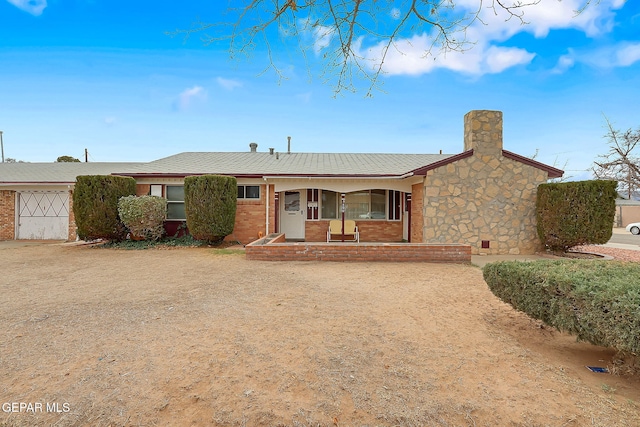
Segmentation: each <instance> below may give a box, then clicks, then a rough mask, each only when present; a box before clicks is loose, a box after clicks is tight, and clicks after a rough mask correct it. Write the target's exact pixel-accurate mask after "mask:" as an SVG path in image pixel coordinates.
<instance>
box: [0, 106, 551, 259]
mask: <svg viewBox="0 0 640 427" xmlns="http://www.w3.org/2000/svg"><path fill="white" fill-rule="evenodd" d="M464 127H465V132H464V151H463V152H462V153H460V154H455V155H451V154H367V153H360V154H342V153H333V154H329V153H324V154H323V153H295V152H291V151H290V150H287V152H282V153H279V152H275V150H274V149H269V151H268V152H259V151H258V150H257V144H253V143H252V144H251V145H250V150H249V151H247V152H240V153H237V152H236V153H228V152H206V153H180V154H176V155H174V156H170V157H166V158H163V159H159V160H156V161H153V162H149V163H144V164H137V165H131V166H123V167H120V168H113V170H112V171H111V173H114V174H117V175H124V176H131V177H133V178H134V179H135V180H136V182H137V193H138V194H139V195H143V194H152V195H158V196H164V197H166V198H167V200H168V213H167V227H166V228H167V230H168V232H169V233H174V232H175V231H176V230H177V229H178V228H179V226H180V224H183V223H184V220H185V212H184V191H183V181H184V177H186V176H190V175H200V174H222V175H231V176H234V177H236V179H237V181H238V201H237V214H236V223H235V228H234V230H233V233H232V234H231V235H230V236H228V239H230V240H238V241H240V242H242V243H249V242H251V241H253V240H255V239H257V238H258V237H259V236H263V235H266V234H269V233H274V232H280V233H285V235H286V237H287V239H291V240H305V241H312V242H313V241H318V242H321V241H325V240H326V231H327V229H328V223H329V221H330V220H332V219H340V218H341V216H342V211H343V210H344V215H345V218H346V219H353V220H355V221H356V223H357V226H358V229H359V231H360V241H361V242H399V241H403V240H404V241H410V242H424V243H463V244H468V245H471V251H472V253H492V254H498V253H512V254H515V253H532V252H534V251H535V250H537V249H539V246H540V243H539V240H538V237H537V234H536V225H535V200H536V189H537V186H538V185H539V184H541V183H544V182H546V181H547V180H548V179H549V178H557V177H560V176H562V174H563V172H562V171H561V170H558V169H556V168H553V167H551V166H547V165H544V164H542V163H539V162H536V161H533V160H531V159H528V158H526V157H522V156H520V155H517V154H514V153H512V152H509V151H506V150H503V148H502V113H501V112H499V111H485V110H480V111H471V112H470V113H468V114H467V115H466V116H465V118H464ZM4 184H5V183H4V182H3V174H0V185H4ZM9 191H11V190H9ZM3 194H4V197H5V200H6V199H7V197H8V198H11V197H10V196H7V190H5V193H3ZM0 203H2V202H1V201H0ZM5 203H6V201H5ZM69 237H71V234H70V235H69ZM5 238H7V237H5ZM10 238H11V237H10Z"/></svg>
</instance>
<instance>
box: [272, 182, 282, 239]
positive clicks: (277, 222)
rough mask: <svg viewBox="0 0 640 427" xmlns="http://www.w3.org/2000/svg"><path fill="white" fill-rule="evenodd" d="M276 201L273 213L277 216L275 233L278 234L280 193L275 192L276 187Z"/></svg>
mask: <svg viewBox="0 0 640 427" xmlns="http://www.w3.org/2000/svg"><path fill="white" fill-rule="evenodd" d="M274 199H275V207H274V208H273V209H274V210H273V213H274V215H275V221H276V223H275V224H274V231H275V232H276V233H279V232H280V193H278V192H277V191H275V187H274Z"/></svg>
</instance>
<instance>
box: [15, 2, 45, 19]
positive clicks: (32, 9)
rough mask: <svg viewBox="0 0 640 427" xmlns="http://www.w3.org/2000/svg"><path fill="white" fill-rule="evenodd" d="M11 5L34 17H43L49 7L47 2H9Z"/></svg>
mask: <svg viewBox="0 0 640 427" xmlns="http://www.w3.org/2000/svg"><path fill="white" fill-rule="evenodd" d="M7 1H8V2H9V3H11V4H12V5H14V6H15V7H17V8H18V9H21V10H24V11H25V12H27V13H30V14H31V15H33V16H40V15H42V11H43V10H44V9H45V8H46V7H47V0H7Z"/></svg>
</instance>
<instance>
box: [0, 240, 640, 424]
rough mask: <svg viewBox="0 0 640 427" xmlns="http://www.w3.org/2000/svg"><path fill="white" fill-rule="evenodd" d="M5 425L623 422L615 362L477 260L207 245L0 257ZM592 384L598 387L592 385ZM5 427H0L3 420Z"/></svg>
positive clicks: (627, 382) (629, 400) (626, 387)
mask: <svg viewBox="0 0 640 427" xmlns="http://www.w3.org/2000/svg"><path fill="white" fill-rule="evenodd" d="M0 256H1V257H2V260H3V276H2V278H1V279H0V292H2V295H3V298H2V300H0V324H2V325H5V327H4V329H3V330H2V333H1V335H0V358H1V360H0V362H1V365H2V367H3V369H2V371H0V396H2V401H3V402H44V403H47V402H55V403H60V404H62V403H68V404H69V408H70V410H69V412H65V413H45V412H43V413H35V414H28V413H13V414H10V413H6V412H0V425H3V427H5V426H45V425H56V426H85V425H87V426H88V425H91V426H105V427H106V426H161V425H172V426H176V425H177V426H180V425H184V426H187V425H189V426H191V425H216V426H365V425H366V426H493V425H507V426H545V425H550V426H556V425H558V426H559V425H569V426H571V425H575V426H579V425H593V426H627V425H634V423H635V422H636V421H637V414H638V402H639V401H640V392H639V391H638V390H640V383H639V382H638V380H637V379H636V378H634V377H623V376H620V377H616V376H611V375H606V376H602V374H600V375H598V374H593V373H590V372H588V371H587V370H586V369H585V368H584V365H585V364H590V365H596V364H607V363H608V362H609V361H610V360H611V357H612V356H613V353H612V352H610V351H608V350H606V349H602V348H598V347H593V346H590V345H587V344H581V343H576V342H575V341H574V340H573V339H572V338H571V337H568V336H565V335H563V334H559V333H557V332H554V331H550V330H548V329H546V328H542V327H540V325H538V324H536V323H535V322H533V321H531V320H530V319H528V318H527V317H526V316H524V315H522V314H521V313H517V312H515V311H513V310H512V309H511V308H509V307H508V306H507V305H506V304H503V303H501V302H500V301H499V300H498V299H497V298H495V297H493V295H492V294H491V292H490V291H489V290H488V288H487V286H486V284H485V283H484V282H483V280H482V273H481V271H480V270H479V269H478V268H475V267H472V266H460V265H434V264H406V263H402V264H401V263H398V264H395V263H350V264H340V263H316V262H306V263H304V262H298V263H294V262H290V263H287V262H279V263H273V262H255V261H254V262H249V261H246V260H245V259H244V257H243V256H242V255H239V254H221V253H216V252H215V251H214V250H212V249H207V248H188V249H184V248H182V249H172V250H147V251H122V250H95V249H89V248H87V247H67V246H39V247H23V248H16V249H4V250H3V249H0ZM603 384H606V385H607V388H606V390H605V388H604V387H603ZM2 423H3V424H2Z"/></svg>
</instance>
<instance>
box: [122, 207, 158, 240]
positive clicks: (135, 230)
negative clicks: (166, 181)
mask: <svg viewBox="0 0 640 427" xmlns="http://www.w3.org/2000/svg"><path fill="white" fill-rule="evenodd" d="M118 214H119V215H120V219H121V220H122V222H123V224H124V225H125V226H126V227H127V229H128V230H129V231H130V232H131V236H132V237H133V238H135V237H137V238H141V239H143V240H160V239H161V238H162V236H163V234H164V220H165V218H166V216H167V199H165V198H164V197H158V196H140V197H137V196H125V197H120V200H119V201H118Z"/></svg>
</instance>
